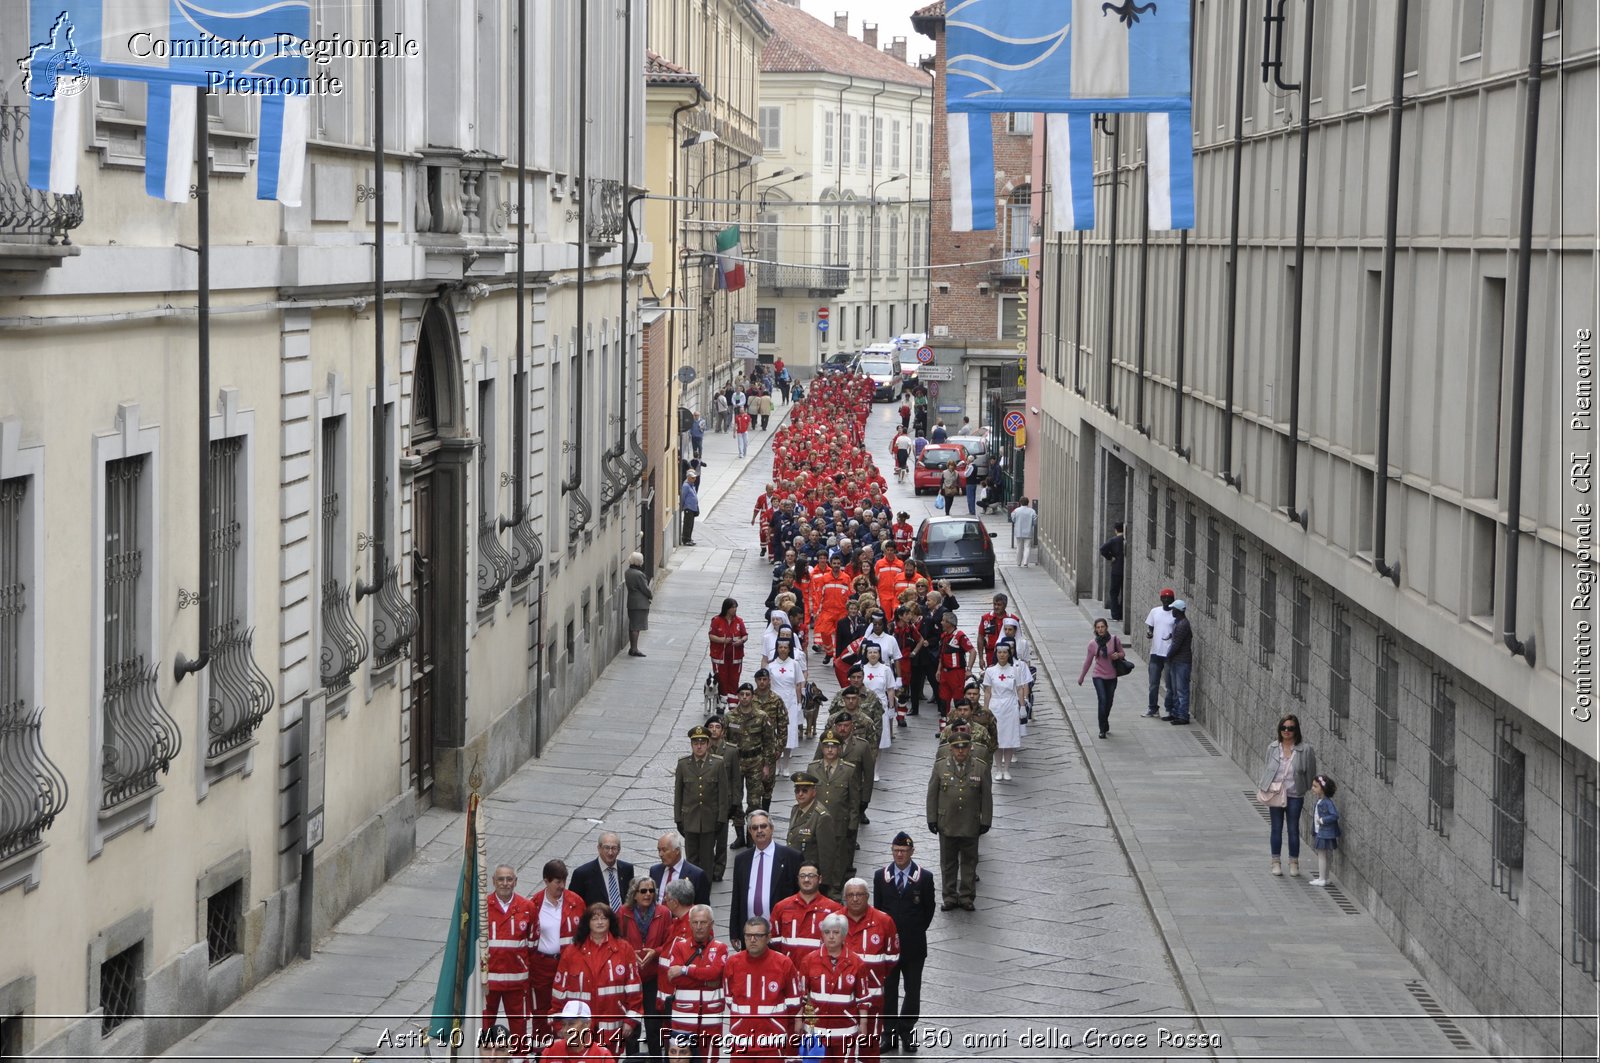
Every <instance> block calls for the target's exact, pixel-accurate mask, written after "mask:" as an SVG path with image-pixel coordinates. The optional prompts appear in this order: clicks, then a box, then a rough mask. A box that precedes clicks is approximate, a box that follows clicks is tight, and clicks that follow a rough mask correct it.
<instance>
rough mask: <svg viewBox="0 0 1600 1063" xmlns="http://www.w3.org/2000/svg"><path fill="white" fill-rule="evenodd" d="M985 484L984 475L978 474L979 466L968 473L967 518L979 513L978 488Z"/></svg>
mask: <svg viewBox="0 0 1600 1063" xmlns="http://www.w3.org/2000/svg"><path fill="white" fill-rule="evenodd" d="M982 483H983V475H982V474H981V473H979V472H978V469H977V466H973V468H972V471H971V472H969V473H967V516H969V517H970V516H973V515H974V514H976V513H977V512H978V486H979V485H980V484H982Z"/></svg>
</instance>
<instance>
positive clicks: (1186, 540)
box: [1183, 504, 1200, 594]
mask: <svg viewBox="0 0 1600 1063" xmlns="http://www.w3.org/2000/svg"><path fill="white" fill-rule="evenodd" d="M1199 534H1200V521H1199V518H1198V517H1196V516H1195V512H1194V506H1193V505H1192V504H1190V505H1185V506H1184V507H1183V582H1184V587H1185V590H1186V591H1187V592H1188V593H1191V594H1192V593H1193V591H1192V590H1189V588H1192V587H1193V586H1194V570H1195V561H1196V558H1195V552H1196V547H1197V546H1198V538H1199Z"/></svg>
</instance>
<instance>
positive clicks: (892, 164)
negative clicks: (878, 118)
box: [889, 118, 901, 173]
mask: <svg viewBox="0 0 1600 1063" xmlns="http://www.w3.org/2000/svg"><path fill="white" fill-rule="evenodd" d="M900 168H901V167H900V119H898V118H896V119H895V120H894V121H892V122H890V123H889V171H890V172H891V173H895V172H898V171H899V170H900Z"/></svg>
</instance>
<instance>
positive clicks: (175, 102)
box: [144, 85, 200, 203]
mask: <svg viewBox="0 0 1600 1063" xmlns="http://www.w3.org/2000/svg"><path fill="white" fill-rule="evenodd" d="M199 92H200V90H199V89H197V88H195V87H194V86H193V85H151V86H150V94H149V97H148V104H147V106H146V108H145V133H144V190H145V191H146V192H148V193H150V194H151V195H152V196H155V197H156V198H157V199H164V200H166V201H167V202H168V203H185V202H188V199H189V187H190V177H191V175H192V174H193V171H194V135H195V125H194V114H195V105H196V102H197V101H196V96H197V95H198V94H199Z"/></svg>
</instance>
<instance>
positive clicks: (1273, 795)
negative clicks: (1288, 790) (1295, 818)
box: [1256, 779, 1289, 808]
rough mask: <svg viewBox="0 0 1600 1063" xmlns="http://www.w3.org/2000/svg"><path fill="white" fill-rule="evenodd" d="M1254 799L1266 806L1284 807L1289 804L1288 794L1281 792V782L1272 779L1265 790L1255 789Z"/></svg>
mask: <svg viewBox="0 0 1600 1063" xmlns="http://www.w3.org/2000/svg"><path fill="white" fill-rule="evenodd" d="M1256 800H1257V801H1260V802H1261V803H1262V804H1264V805H1266V806H1267V807H1268V808H1284V807H1286V806H1287V805H1288V804H1289V795H1287V794H1285V793H1284V792H1283V783H1281V782H1279V781H1278V780H1276V779H1274V780H1272V785H1270V786H1268V787H1267V788H1266V789H1265V790H1257V791H1256Z"/></svg>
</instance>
